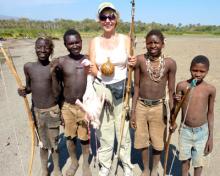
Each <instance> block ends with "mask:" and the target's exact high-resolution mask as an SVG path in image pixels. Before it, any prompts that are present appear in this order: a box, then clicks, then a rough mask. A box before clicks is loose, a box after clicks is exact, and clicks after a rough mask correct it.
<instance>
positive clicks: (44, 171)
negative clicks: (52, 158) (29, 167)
mask: <svg viewBox="0 0 220 176" xmlns="http://www.w3.org/2000/svg"><path fill="white" fill-rule="evenodd" d="M40 159H41V169H42V170H41V173H42V176H48V168H47V165H48V150H47V149H42V148H40Z"/></svg>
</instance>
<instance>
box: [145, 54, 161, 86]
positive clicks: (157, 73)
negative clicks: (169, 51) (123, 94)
mask: <svg viewBox="0 0 220 176" xmlns="http://www.w3.org/2000/svg"><path fill="white" fill-rule="evenodd" d="M144 57H145V59H146V65H147V71H148V73H149V76H150V79H151V80H152V81H155V82H160V81H161V78H162V77H163V75H164V70H165V61H164V56H163V55H161V56H160V57H159V58H158V59H157V60H159V65H157V66H153V65H152V61H151V60H152V59H151V58H152V56H150V55H149V54H144Z"/></svg>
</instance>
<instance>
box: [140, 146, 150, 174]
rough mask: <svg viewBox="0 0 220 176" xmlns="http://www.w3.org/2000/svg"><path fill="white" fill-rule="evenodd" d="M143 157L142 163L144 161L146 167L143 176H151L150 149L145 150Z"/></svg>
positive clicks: (143, 150)
mask: <svg viewBox="0 0 220 176" xmlns="http://www.w3.org/2000/svg"><path fill="white" fill-rule="evenodd" d="M141 155H142V161H143V165H144V170H143V172H142V174H141V176H149V175H150V170H149V150H148V148H143V149H142V152H141Z"/></svg>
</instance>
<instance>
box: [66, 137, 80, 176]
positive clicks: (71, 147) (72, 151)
mask: <svg viewBox="0 0 220 176" xmlns="http://www.w3.org/2000/svg"><path fill="white" fill-rule="evenodd" d="M66 145H67V149H68V152H69V156H70V158H71V164H70V167H69V168H68V170H67V171H66V175H67V176H74V175H75V173H76V171H77V169H78V167H79V163H78V160H77V157H76V138H74V139H73V141H72V140H70V139H67V141H66Z"/></svg>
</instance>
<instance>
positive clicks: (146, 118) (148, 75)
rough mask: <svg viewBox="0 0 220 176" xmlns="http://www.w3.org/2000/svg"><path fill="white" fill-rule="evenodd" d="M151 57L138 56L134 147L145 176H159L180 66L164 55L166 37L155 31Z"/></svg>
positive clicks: (149, 38) (148, 40) (148, 43)
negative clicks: (150, 151)
mask: <svg viewBox="0 0 220 176" xmlns="http://www.w3.org/2000/svg"><path fill="white" fill-rule="evenodd" d="M146 47H147V53H146V54H141V55H138V56H137V64H136V66H135V72H134V82H135V89H134V96H133V100H132V111H131V115H132V117H131V127H132V128H134V129H135V140H134V147H135V148H136V149H139V150H141V152H142V160H143V165H144V170H143V172H142V174H141V176H149V175H151V176H156V175H157V168H158V164H159V161H160V155H161V152H162V150H163V147H164V133H165V128H166V123H165V119H164V116H166V114H165V113H164V99H165V96H166V95H165V91H166V85H167V83H168V91H169V105H170V108H172V106H173V94H174V91H175V74H176V63H175V61H174V60H173V59H171V58H169V57H164V56H163V55H162V48H163V47H164V36H163V34H162V33H161V32H160V31H159V30H151V31H150V32H149V33H148V34H147V36H146ZM150 144H152V147H153V168H152V170H151V173H150V170H149V160H148V147H149V145H150Z"/></svg>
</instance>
